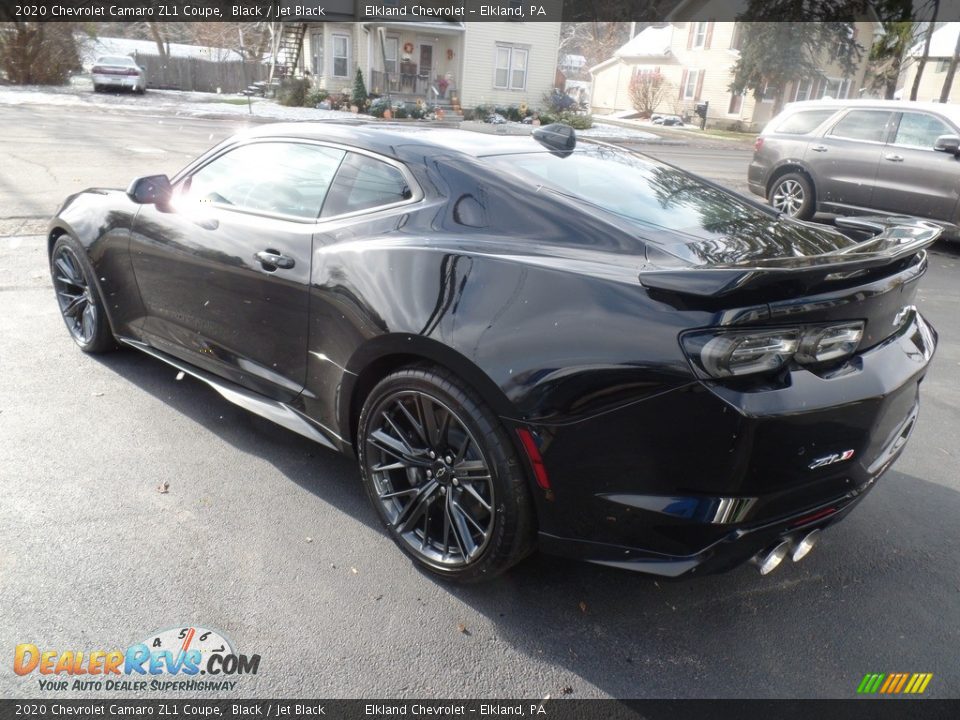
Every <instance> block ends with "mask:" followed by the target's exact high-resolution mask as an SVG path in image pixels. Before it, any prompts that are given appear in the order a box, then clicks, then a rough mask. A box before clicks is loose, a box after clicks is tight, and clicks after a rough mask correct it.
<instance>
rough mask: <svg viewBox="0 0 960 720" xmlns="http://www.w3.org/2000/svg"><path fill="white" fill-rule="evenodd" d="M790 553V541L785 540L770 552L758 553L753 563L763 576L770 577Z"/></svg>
mask: <svg viewBox="0 0 960 720" xmlns="http://www.w3.org/2000/svg"><path fill="white" fill-rule="evenodd" d="M789 551H790V543H789V541H787V540H784V541H783V542H781V543H780V544H778V545H775V546H774V547H773V548H771V549H769V550H764V551H762V552H760V553H757V554H756V555H755V556H754V557H753V563H754V564H755V565H756V566H757V569H758V570H760V574H761V575H769V574H770V573H772V572H773V571H774V570H776V569H777V566H778V565H779V564H780V563H782V562H783V559H784V558H785V557H786V556H787V553H788V552H789Z"/></svg>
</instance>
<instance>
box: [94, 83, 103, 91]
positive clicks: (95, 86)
mask: <svg viewBox="0 0 960 720" xmlns="http://www.w3.org/2000/svg"><path fill="white" fill-rule="evenodd" d="M101 90H103V88H102V87H100V86H99V85H96V84H95V85H94V86H93V91H94V92H95V93H98V92H100V91H101Z"/></svg>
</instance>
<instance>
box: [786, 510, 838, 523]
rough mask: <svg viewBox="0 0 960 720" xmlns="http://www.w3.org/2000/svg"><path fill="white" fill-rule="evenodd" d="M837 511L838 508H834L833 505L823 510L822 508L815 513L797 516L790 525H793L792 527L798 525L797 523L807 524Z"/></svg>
mask: <svg viewBox="0 0 960 720" xmlns="http://www.w3.org/2000/svg"><path fill="white" fill-rule="evenodd" d="M836 511H837V509H836V508H832V507H831V508H824V509H823V510H820V511H819V512H815V513H813V515H804V516H803V517H801V518H797V519H796V520H794V521H793V522H791V523H790V525H791V527H793V526H796V525H806V524H807V523H809V522H813V521H814V520H819V519H820V518H825V517H827V515H833V514H834V513H835V512H836Z"/></svg>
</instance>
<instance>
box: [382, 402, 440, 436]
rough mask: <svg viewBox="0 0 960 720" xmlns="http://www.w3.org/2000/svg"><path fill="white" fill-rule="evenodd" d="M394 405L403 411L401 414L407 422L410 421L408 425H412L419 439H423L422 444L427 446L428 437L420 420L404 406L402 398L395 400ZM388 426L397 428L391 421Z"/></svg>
mask: <svg viewBox="0 0 960 720" xmlns="http://www.w3.org/2000/svg"><path fill="white" fill-rule="evenodd" d="M396 406H397V407H398V408H400V412H402V413H403V416H404V417H405V418H406V419H407V422H408V423H410V427H412V428H413V429H414V430H415V431H416V433H417V435H419V436H420V439H421V440H422V441H423V444H424V445H426V446H429V445H430V438H429V437H427V434H426V432H425V431H424V429H423V426H422V425H421V424H420V422H419V421H418V420H417V419H416V418H415V417H414V416H413V415H411V414H410V411H409V410H407V408H406V406H405V405H404V404H403V399H402V398H401V399H399V400H397V402H396ZM390 426H391V427H393V428H394V429H395V430H396V429H397V428H396V425H394V424H393V423H392V422H391V423H390Z"/></svg>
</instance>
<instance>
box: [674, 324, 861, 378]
mask: <svg viewBox="0 0 960 720" xmlns="http://www.w3.org/2000/svg"><path fill="white" fill-rule="evenodd" d="M862 337H863V322H861V321H857V322H846V323H837V324H831V325H811V326H804V327H792V328H782V329H774V330H732V331H731V330H709V331H705V332H693V333H688V334H686V335H684V336H683V338H682V340H681V344H682V345H683V349H684V352H685V353H686V354H687V357H689V358H690V360H691V361H692V363H693V365H694V368H695V369H696V370H697V371H698V373H699V374H700V375H702V376H704V377H711V378H728V377H734V376H740V375H754V374H757V373H768V372H775V371H777V370H779V369H780V368H782V367H783V366H784V365H786V364H787V363H789V362H790V361H791V360H796V362H798V363H801V364H804V365H814V364H818V363H824V362H830V361H833V360H840V359H841V358H845V357H848V356H850V355H852V354H853V353H854V352H855V351H856V349H857V346H858V345H859V344H860V339H861V338H862Z"/></svg>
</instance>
